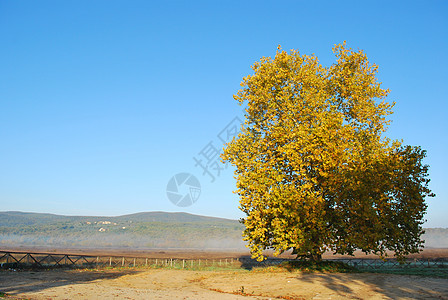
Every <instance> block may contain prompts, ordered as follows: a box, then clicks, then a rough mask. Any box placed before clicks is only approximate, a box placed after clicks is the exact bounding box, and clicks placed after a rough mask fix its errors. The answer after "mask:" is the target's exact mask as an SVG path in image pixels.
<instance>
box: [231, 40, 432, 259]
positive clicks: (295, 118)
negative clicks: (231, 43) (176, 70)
mask: <svg viewBox="0 0 448 300" xmlns="http://www.w3.org/2000/svg"><path fill="white" fill-rule="evenodd" d="M333 52H334V53H335V55H336V58H337V60H336V63H334V64H333V65H331V66H330V67H323V66H322V65H321V64H320V63H319V61H318V59H317V57H316V56H314V55H311V56H309V55H300V54H299V52H298V51H295V50H291V51H290V52H289V53H288V52H286V51H283V50H281V48H280V47H279V48H278V51H277V53H276V55H275V58H274V59H272V58H270V57H263V58H262V59H261V60H260V61H259V62H256V63H255V64H254V65H253V66H252V69H253V71H254V74H252V75H248V76H247V77H244V78H243V81H242V83H241V86H242V89H241V90H239V91H238V93H237V94H236V95H235V96H234V98H235V100H237V101H239V102H240V104H246V105H247V108H246V115H245V117H246V120H245V124H244V126H243V128H242V132H241V133H240V134H239V135H238V136H237V137H236V138H234V139H233V140H232V141H231V142H230V143H228V144H227V145H226V146H225V148H224V153H223V155H222V159H223V161H228V162H230V163H232V164H233V165H234V166H235V167H236V170H235V174H236V179H237V191H236V192H237V193H238V195H239V196H240V209H241V210H242V211H243V212H244V213H245V214H246V217H245V218H243V219H242V222H243V223H244V225H245V231H244V236H245V240H246V241H248V245H249V247H250V249H251V252H252V255H253V257H254V258H257V259H259V260H262V259H263V258H264V256H263V250H265V249H273V250H275V251H274V255H278V254H280V253H282V252H284V251H288V250H291V249H292V250H293V253H294V254H297V257H299V258H308V259H312V260H319V259H321V255H322V253H324V252H325V251H327V250H329V251H332V252H333V253H340V254H353V252H354V250H356V249H361V250H362V251H364V252H366V253H375V254H377V255H380V256H384V255H386V250H392V251H394V252H395V255H396V256H397V257H399V258H402V257H403V256H404V255H407V254H409V253H414V252H418V251H419V249H420V248H421V247H422V246H423V242H422V241H421V239H420V237H421V234H422V233H423V229H422V224H423V222H424V220H423V217H424V214H425V212H426V208H427V205H426V204H425V197H426V196H433V194H432V193H431V191H430V190H429V189H428V182H429V179H428V178H427V177H428V173H427V172H428V166H426V165H423V163H422V160H423V158H424V157H425V151H424V150H421V149H420V147H411V146H404V145H402V142H400V141H391V140H389V139H388V138H386V137H384V132H385V131H386V129H387V126H388V123H389V120H388V115H390V114H391V113H392V107H393V103H392V104H391V103H388V102H386V101H385V98H386V96H387V95H388V93H389V91H388V90H385V89H382V88H381V84H380V83H379V82H378V81H377V79H376V77H375V75H376V73H377V66H376V65H374V64H370V63H369V62H368V60H367V57H366V55H365V54H364V52H363V51H354V50H352V49H349V48H347V47H346V46H345V42H344V44H341V45H336V46H335V47H334V48H333Z"/></svg>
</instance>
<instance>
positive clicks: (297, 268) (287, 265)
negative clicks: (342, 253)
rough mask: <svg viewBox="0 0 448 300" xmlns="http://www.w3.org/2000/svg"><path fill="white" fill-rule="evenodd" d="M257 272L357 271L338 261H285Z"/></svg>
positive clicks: (257, 269) (259, 269)
mask: <svg viewBox="0 0 448 300" xmlns="http://www.w3.org/2000/svg"><path fill="white" fill-rule="evenodd" d="M252 271H255V272H283V271H288V272H323V273H349V272H356V269H355V268H354V267H352V266H350V265H348V264H346V263H343V262H338V261H320V262H311V261H300V260H298V261H285V262H282V263H281V264H279V265H277V266H269V267H261V268H254V269H253V270H252Z"/></svg>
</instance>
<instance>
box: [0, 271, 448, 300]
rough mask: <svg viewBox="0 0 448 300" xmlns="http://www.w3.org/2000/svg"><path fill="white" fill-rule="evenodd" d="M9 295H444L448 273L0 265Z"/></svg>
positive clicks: (0, 283)
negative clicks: (16, 268)
mask: <svg viewBox="0 0 448 300" xmlns="http://www.w3.org/2000/svg"><path fill="white" fill-rule="evenodd" d="M0 291H2V292H3V293H6V297H10V298H13V299H111V298H116V299H448V279H441V278H428V277H418V276H400V275H388V274H368V273H362V274H355V273H348V274H342V273H331V274H329V273H327V274H326V273H302V272H287V271H279V272H266V271H264V272H260V271H247V270H241V271H189V270H169V269H145V270H131V269H126V270H51V271H2V272H0Z"/></svg>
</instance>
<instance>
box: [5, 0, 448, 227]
mask: <svg viewBox="0 0 448 300" xmlns="http://www.w3.org/2000/svg"><path fill="white" fill-rule="evenodd" d="M344 40H347V44H348V46H350V47H352V48H355V49H357V48H360V49H363V50H364V51H365V52H366V54H367V56H368V57H369V59H370V61H371V62H374V63H376V64H378V65H379V74H378V76H379V78H380V80H381V81H382V82H383V86H384V87H386V88H390V89H391V94H390V97H389V99H390V100H391V101H396V102H397V104H396V106H395V109H394V111H395V113H394V115H393V116H392V120H393V123H392V124H391V126H390V130H389V132H388V134H387V135H388V136H389V137H391V138H399V139H403V140H404V142H405V143H406V144H411V145H421V146H422V147H423V148H424V149H426V150H427V151H428V157H427V159H426V163H428V164H429V165H430V166H431V168H430V178H431V180H432V181H431V188H432V190H433V191H434V192H435V193H436V194H437V197H436V198H433V199H429V200H428V204H429V209H428V214H427V216H426V218H427V219H428V223H427V224H426V225H425V226H428V227H448V218H447V215H448V214H447V213H448V201H447V200H448V187H447V186H448V180H447V179H448V176H447V175H446V174H447V173H446V171H447V169H448V163H447V161H448V159H447V156H446V153H447V150H446V149H447V146H448V142H447V136H448V134H447V132H448V126H447V123H448V122H447V119H446V116H447V113H448V109H447V108H448V107H447V86H448V76H447V74H448V73H447V70H448V63H447V62H448V59H447V53H448V2H447V1H403V2H389V1H384V2H381V1H380V2H379V1H372V2H370V3H364V2H358V1H353V2H345V1H328V2H322V1H320V2H314V1H291V2H281V1H279V2H277V1H266V2H264V1H234V2H229V1H225V2H224V1H221V2H218V1H208V2H199V1H181V2H175V1H158V2H157V3H152V2H150V1H110V0H107V1H42V0H41V1H6V0H3V1H0V204H1V207H0V210H2V211H5V210H21V211H32V212H50V213H58V214H69V215H72V214H76V215H80V214H82V215H121V214H127V213H134V212H140V211H154V210H163V211H185V212H190V213H195V214H203V215H211V216H221V217H227V218H239V217H242V213H241V212H240V211H239V210H238V198H237V197H236V195H234V194H232V190H234V185H235V182H234V179H233V173H232V170H231V168H229V169H226V170H224V171H221V174H220V175H219V176H218V177H217V178H216V179H215V181H214V182H211V180H210V177H209V176H207V175H203V172H202V170H201V169H200V168H198V167H195V162H194V160H193V157H197V156H198V153H199V152H200V151H201V150H203V149H204V148H205V147H206V146H207V144H208V143H209V142H212V143H213V145H214V146H216V147H217V146H219V147H222V144H220V143H219V142H220V140H219V138H218V137H217V135H218V134H219V133H220V132H221V131H222V130H223V129H224V128H225V127H226V125H227V124H228V123H229V122H231V121H232V120H233V119H234V118H235V117H241V116H242V113H241V107H239V106H238V105H237V103H236V101H234V100H233V98H232V95H233V94H235V93H236V91H237V90H238V88H239V83H240V82H241V79H242V77H243V76H246V75H247V74H249V73H251V69H250V66H251V65H252V64H253V63H254V62H255V61H257V60H259V59H260V57H262V56H273V55H274V54H275V51H276V49H277V45H279V44H280V45H282V47H283V49H298V50H299V51H301V53H303V54H311V53H315V54H316V55H318V57H319V59H320V61H321V62H322V64H324V65H327V66H328V65H330V64H331V63H333V62H334V56H333V54H332V51H331V48H332V46H333V45H334V44H335V43H341V42H343V41H344ZM180 172H188V173H191V174H193V175H195V176H196V177H197V178H198V179H199V181H200V182H201V186H202V191H201V195H200V198H199V199H198V200H197V202H196V203H194V204H193V205H192V206H189V207H186V208H180V207H177V206H175V205H173V204H172V203H171V202H170V201H169V200H168V198H167V196H166V193H165V190H166V186H167V183H168V181H169V180H170V178H171V177H172V176H173V175H175V174H177V173H180Z"/></svg>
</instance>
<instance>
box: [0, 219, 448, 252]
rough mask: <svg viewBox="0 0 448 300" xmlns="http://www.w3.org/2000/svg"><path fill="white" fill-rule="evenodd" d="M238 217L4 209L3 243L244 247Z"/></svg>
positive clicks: (435, 244)
mask: <svg viewBox="0 0 448 300" xmlns="http://www.w3.org/2000/svg"><path fill="white" fill-rule="evenodd" d="M243 230H244V226H243V225H242V224H240V223H239V222H238V221H237V220H230V219H223V218H215V217H207V216H199V215H193V214H188V213H170V212H160V211H156V212H141V213H135V214H129V215H123V216H117V217H100V216H62V215H54V214H44V213H27V212H18V211H6V212H0V248H2V247H4V248H6V247H29V246H35V247H53V248H64V247H71V248H72V247H73V248H114V249H120V248H128V249H129V248H133V249H147V248H151V249H162V248H164V249H165V248H179V249H181V248H193V249H211V248H213V249H244V245H245V242H243V240H242V231H243ZM423 239H424V240H425V241H426V242H425V247H426V248H448V229H447V228H427V229H426V233H425V234H424V236H423Z"/></svg>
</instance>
